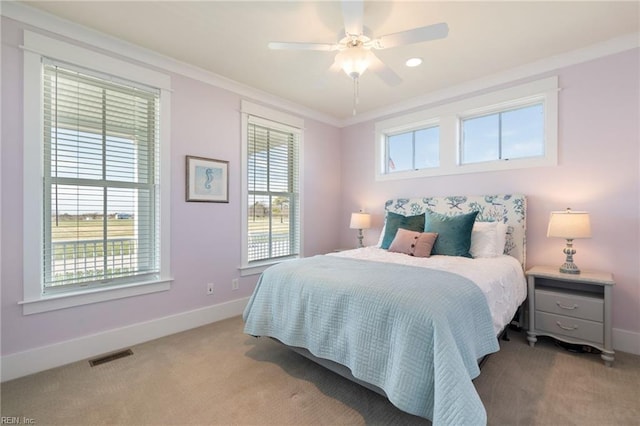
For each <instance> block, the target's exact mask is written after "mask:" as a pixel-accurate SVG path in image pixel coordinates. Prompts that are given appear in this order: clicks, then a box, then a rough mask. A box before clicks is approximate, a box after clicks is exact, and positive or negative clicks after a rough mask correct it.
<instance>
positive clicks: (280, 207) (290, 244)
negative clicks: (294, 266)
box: [243, 102, 302, 273]
mask: <svg viewBox="0 0 640 426" xmlns="http://www.w3.org/2000/svg"><path fill="white" fill-rule="evenodd" d="M251 111H253V112H254V113H253V114H252V113H251ZM243 112H245V113H244V114H243V115H244V117H243V120H244V121H243V124H244V126H243V127H244V133H245V135H244V137H243V141H244V143H243V158H244V160H243V162H244V164H245V170H244V172H245V173H244V174H245V179H246V185H244V186H245V195H244V208H243V211H244V212H245V214H244V215H243V216H244V217H243V221H244V226H243V234H244V235H243V266H244V267H245V269H247V268H249V270H251V268H253V267H255V266H258V267H260V266H261V265H264V264H270V263H273V262H277V261H279V260H282V259H286V258H291V257H297V256H299V255H300V247H301V244H300V222H301V221H300V171H299V170H300V149H301V137H302V134H301V130H300V128H299V127H294V126H290V125H288V124H283V123H282V122H281V121H280V122H278V121H272V120H269V119H266V118H263V117H264V116H265V115H266V116H267V117H268V116H270V115H271V114H270V112H269V110H265V109H263V108H261V107H259V106H257V105H253V104H250V103H247V102H243ZM256 112H257V113H262V116H257V115H254V114H255V113H256ZM287 121H293V122H294V123H295V122H296V121H295V120H294V119H288V120H286V116H285V122H287ZM249 273H251V272H249Z"/></svg>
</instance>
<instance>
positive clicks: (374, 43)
mask: <svg viewBox="0 0 640 426" xmlns="http://www.w3.org/2000/svg"><path fill="white" fill-rule="evenodd" d="M363 12H364V1H362V0H361V1H347V0H343V1H342V15H343V18H344V31H345V36H344V38H342V39H341V40H340V41H338V42H337V43H304V42H270V43H269V45H268V46H269V48H270V49H274V50H317V51H337V52H338V54H337V55H336V58H335V62H334V64H333V66H332V67H331V70H339V69H342V70H344V72H345V73H346V74H347V75H348V76H349V77H351V78H352V79H353V81H354V115H355V104H356V103H357V102H358V79H359V78H360V76H362V74H363V73H364V72H365V71H366V70H367V69H371V71H372V72H374V73H375V74H377V75H378V76H379V77H380V78H381V79H382V80H383V81H384V82H385V83H387V84H388V85H390V86H395V85H397V84H399V83H401V82H402V79H401V78H400V77H399V76H398V74H396V73H395V72H394V71H393V70H392V69H391V68H389V67H388V66H387V65H385V64H384V63H383V62H382V61H381V60H380V59H379V58H378V57H377V56H376V55H375V54H374V53H373V52H372V50H381V49H389V48H392V47H396V46H402V45H407V44H414V43H420V42H424V41H430V40H437V39H441V38H445V37H446V36H447V35H448V34H449V27H448V25H447V24H446V23H444V22H441V23H438V24H433V25H427V26H424V27H418V28H413V29H410V30H406V31H401V32H398V33H393V34H388V35H384V36H381V37H378V38H370V37H368V36H366V35H365V34H364V26H363Z"/></svg>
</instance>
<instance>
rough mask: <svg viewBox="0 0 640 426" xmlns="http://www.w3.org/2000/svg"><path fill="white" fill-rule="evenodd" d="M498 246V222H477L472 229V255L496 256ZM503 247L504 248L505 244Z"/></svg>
mask: <svg viewBox="0 0 640 426" xmlns="http://www.w3.org/2000/svg"><path fill="white" fill-rule="evenodd" d="M498 247H499V245H498V222H475V223H474V224H473V229H472V231H471V248H470V249H469V253H471V256H472V257H474V258H477V257H496V256H497V253H498ZM502 247H503V249H504V245H503V246H502ZM500 254H502V253H500Z"/></svg>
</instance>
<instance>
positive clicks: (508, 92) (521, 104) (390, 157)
mask: <svg viewBox="0 0 640 426" xmlns="http://www.w3.org/2000/svg"><path fill="white" fill-rule="evenodd" d="M375 135H376V136H375V148H376V151H375V177H376V180H392V179H410V178H418V177H429V176H443V175H452V174H461V173H477V172H487V171H497V170H509V169H521V168H528V167H541V166H554V165H556V164H557V162H558V78H557V77H548V78H545V79H542V80H537V81H533V82H530V83H525V84H521V85H518V86H514V87H510V88H507V89H501V90H496V91H493V92H487V93H485V94H482V95H478V96H473V97H469V98H466V99H462V100H459V101H455V102H450V103H442V104H440V105H438V106H436V107H433V108H429V109H424V110H419V111H414V112H411V113H408V114H404V115H398V116H395V117H392V118H388V119H385V120H382V121H379V122H377V123H376V124H375Z"/></svg>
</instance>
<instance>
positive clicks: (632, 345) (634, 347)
mask: <svg viewBox="0 0 640 426" xmlns="http://www.w3.org/2000/svg"><path fill="white" fill-rule="evenodd" d="M612 336H613V349H614V350H616V351H621V352H627V353H630V354H634V355H640V333H638V332H635V331H629V330H622V329H621V328H614V329H613V333H612Z"/></svg>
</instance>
